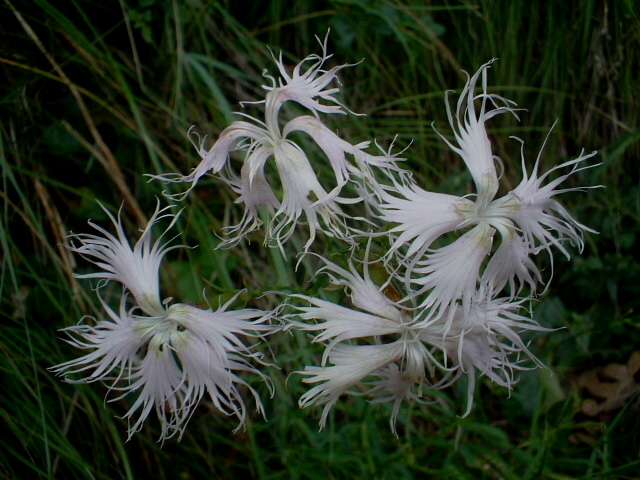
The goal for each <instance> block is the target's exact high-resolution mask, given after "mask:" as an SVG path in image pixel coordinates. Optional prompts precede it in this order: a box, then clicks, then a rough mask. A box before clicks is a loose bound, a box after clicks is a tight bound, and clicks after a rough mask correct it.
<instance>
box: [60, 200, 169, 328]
mask: <svg viewBox="0 0 640 480" xmlns="http://www.w3.org/2000/svg"><path fill="white" fill-rule="evenodd" d="M100 206H101V207H102V209H103V210H104V211H105V213H106V214H107V215H108V217H109V219H110V220H111V222H112V223H113V225H114V226H115V228H116V235H112V234H111V233H109V232H108V231H107V230H105V229H104V228H102V227H100V226H98V225H96V224H94V223H92V222H89V225H91V226H92V227H93V228H95V229H96V230H97V231H98V232H99V233H100V235H94V234H77V235H71V236H70V238H71V239H72V241H71V242H70V244H69V245H67V248H69V250H71V251H72V252H75V253H78V254H80V255H82V256H83V257H85V258H86V259H87V260H89V261H90V262H92V263H94V264H95V265H96V266H98V267H100V269H101V271H99V272H95V273H87V274H78V275H76V277H78V278H101V279H104V280H115V281H117V282H120V283H121V284H122V285H124V287H126V288H127V290H129V291H130V292H131V293H132V295H133V297H134V299H135V302H136V305H137V306H138V307H140V308H141V309H142V310H143V311H144V312H145V313H147V314H149V315H152V316H153V315H162V314H163V312H164V307H163V306H162V303H161V299H160V287H159V269H160V263H161V262H162V258H163V257H164V255H165V254H166V253H167V252H169V251H170V250H173V249H174V248H179V247H182V245H173V246H168V244H167V243H164V244H163V243H162V239H163V236H164V235H165V234H166V232H167V231H168V230H169V229H170V228H171V227H172V226H173V225H174V223H175V222H176V220H177V218H178V216H177V215H173V214H170V213H165V212H167V210H169V209H170V208H171V207H165V208H163V209H160V204H159V203H158V206H157V207H156V211H155V212H154V214H153V216H152V217H151V219H150V220H149V222H148V223H147V225H146V227H145V228H144V230H142V233H141V235H140V238H139V239H138V241H137V242H136V244H135V245H134V246H133V247H131V244H130V243H129V239H128V238H127V235H126V234H125V232H124V228H123V227H122V221H121V219H120V215H119V214H118V218H117V219H116V218H115V217H114V216H113V215H112V214H111V213H110V212H109V211H108V210H107V209H106V208H104V207H103V206H102V205H100ZM165 218H168V219H171V222H170V224H169V226H168V227H167V228H166V230H165V232H164V233H163V234H162V235H161V236H160V237H159V238H158V239H157V240H156V241H155V242H153V241H152V237H151V230H152V228H153V226H154V225H155V224H156V223H157V222H159V221H161V220H163V219H165ZM74 240H76V241H78V242H79V244H78V245H76V244H74V243H73V241H74Z"/></svg>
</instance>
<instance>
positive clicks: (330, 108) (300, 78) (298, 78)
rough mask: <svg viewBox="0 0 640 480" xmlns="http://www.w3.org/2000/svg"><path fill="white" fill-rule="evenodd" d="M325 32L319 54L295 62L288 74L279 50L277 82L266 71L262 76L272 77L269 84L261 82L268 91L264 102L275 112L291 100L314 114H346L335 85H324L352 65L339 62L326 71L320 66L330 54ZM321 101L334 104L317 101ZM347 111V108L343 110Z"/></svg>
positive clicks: (335, 78)
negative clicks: (270, 105)
mask: <svg viewBox="0 0 640 480" xmlns="http://www.w3.org/2000/svg"><path fill="white" fill-rule="evenodd" d="M327 40H328V35H327V36H326V37H325V39H324V41H320V39H318V41H319V42H320V46H321V47H322V54H321V55H317V54H313V55H309V56H308V57H306V58H305V59H304V60H302V61H301V62H300V63H298V64H297V65H296V66H295V67H294V69H293V71H292V72H291V74H289V72H288V71H287V69H286V67H285V66H284V61H283V60H282V53H280V55H279V57H278V58H277V59H276V58H275V57H274V61H275V62H276V65H277V67H278V70H279V72H280V75H281V78H280V79H279V80H278V81H277V82H276V79H275V78H273V77H272V76H270V75H268V74H265V75H264V76H265V77H266V78H268V79H270V80H271V85H270V86H268V85H263V88H264V89H265V90H267V91H268V92H269V93H267V103H269V101H271V102H272V103H273V106H272V107H271V108H273V109H274V111H276V112H277V111H278V110H279V109H280V107H281V105H282V104H283V103H284V102H286V101H289V100H291V101H294V102H297V103H299V104H300V105H302V106H303V107H305V108H308V109H309V110H311V112H312V113H313V114H314V115H316V116H317V114H318V112H322V113H341V114H345V113H346V111H348V109H347V108H346V107H345V106H344V105H343V104H342V103H341V102H340V101H339V100H338V99H337V98H336V97H335V96H334V95H335V94H336V93H338V92H339V91H340V89H339V88H338V87H332V88H327V87H328V86H329V84H330V83H331V82H333V81H334V80H336V81H338V80H337V74H338V72H339V71H340V70H342V69H343V68H346V67H351V66H353V65H351V64H345V65H339V66H336V67H333V68H331V69H329V70H324V69H323V68H322V67H323V66H324V64H325V62H326V61H327V60H329V59H330V58H331V57H332V56H333V55H329V54H327ZM320 100H323V101H325V102H328V103H330V104H333V105H326V104H324V103H320ZM345 110H346V111H345Z"/></svg>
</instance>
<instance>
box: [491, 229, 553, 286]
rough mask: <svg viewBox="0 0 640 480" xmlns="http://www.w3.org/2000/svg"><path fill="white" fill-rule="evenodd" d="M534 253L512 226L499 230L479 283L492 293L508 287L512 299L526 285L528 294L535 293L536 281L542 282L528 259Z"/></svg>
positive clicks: (533, 264) (536, 268) (531, 261)
mask: <svg viewBox="0 0 640 480" xmlns="http://www.w3.org/2000/svg"><path fill="white" fill-rule="evenodd" d="M535 253H536V251H534V250H532V249H531V247H530V245H529V243H527V242H525V241H524V239H523V238H522V236H521V235H520V234H518V233H517V231H516V230H515V228H512V229H511V230H510V231H507V232H500V246H499V247H498V248H497V249H496V251H495V252H494V253H493V254H492V255H491V259H490V260H489V263H488V264H487V266H486V268H485V270H484V272H483V274H482V283H483V284H484V285H486V286H487V288H488V289H489V290H490V291H492V292H494V293H495V294H498V293H500V291H502V289H503V288H504V287H505V286H508V287H509V294H510V296H511V298H515V297H516V296H517V295H518V294H519V293H520V292H521V291H522V289H523V288H524V286H525V285H527V286H528V287H529V289H530V294H534V293H535V292H536V287H537V284H538V283H542V274H541V273H540V270H539V269H538V267H537V266H536V264H535V262H534V261H533V259H532V258H531V256H532V255H534V254H535Z"/></svg>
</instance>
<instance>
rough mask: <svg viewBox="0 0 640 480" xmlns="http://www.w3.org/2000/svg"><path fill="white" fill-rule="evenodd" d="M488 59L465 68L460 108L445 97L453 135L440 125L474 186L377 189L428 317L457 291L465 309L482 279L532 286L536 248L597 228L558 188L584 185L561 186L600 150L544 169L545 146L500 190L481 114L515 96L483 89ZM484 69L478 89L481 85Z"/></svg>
mask: <svg viewBox="0 0 640 480" xmlns="http://www.w3.org/2000/svg"><path fill="white" fill-rule="evenodd" d="M491 63H492V62H489V63H487V64H485V65H483V66H482V67H481V68H480V70H478V72H477V73H476V74H475V75H473V76H472V77H470V78H468V80H467V84H466V85H465V88H464V90H463V91H462V93H461V94H460V97H459V99H458V102H457V104H456V109H455V114H454V112H453V111H452V108H451V105H450V103H449V101H447V103H446V105H447V116H448V119H449V123H450V125H451V128H452V129H453V132H454V137H455V143H454V142H452V141H449V140H447V139H446V138H445V137H444V136H442V135H441V137H442V138H443V139H444V141H445V142H446V143H447V145H449V147H450V148H451V149H452V150H453V151H455V152H456V153H457V154H459V155H460V157H461V158H462V160H463V161H464V163H465V165H466V166H467V168H468V170H469V171H470V173H471V176H472V178H473V181H474V183H475V186H476V193H475V194H472V195H471V194H470V195H466V196H464V197H457V196H454V195H447V194H442V193H433V192H427V191H425V190H423V189H421V188H420V187H418V186H416V185H412V184H404V185H401V184H396V185H395V189H394V190H395V191H393V190H389V191H387V192H384V194H383V195H382V197H381V198H382V203H381V205H380V206H379V209H380V212H381V220H382V221H384V222H390V223H391V224H392V225H393V226H392V228H391V229H390V233H391V235H392V244H391V248H390V250H389V253H388V254H387V261H388V262H389V263H393V262H397V263H398V264H399V265H400V268H399V270H404V273H403V274H400V278H401V279H402V280H403V281H404V283H405V286H406V287H407V289H409V290H410V293H409V297H411V298H413V300H414V301H416V302H417V303H418V304H420V305H421V306H422V307H424V308H425V309H428V311H425V312H424V314H423V315H424V317H429V316H433V315H436V316H437V315H440V314H442V309H446V308H448V307H449V306H451V305H454V304H455V303H457V302H459V301H461V302H462V303H463V305H464V307H465V310H468V308H469V299H470V298H471V297H472V296H473V295H474V291H475V290H476V289H477V288H483V289H487V290H489V291H490V292H491V294H490V296H495V295H498V294H499V293H500V292H501V291H502V290H503V289H504V288H505V287H508V289H509V291H508V292H507V294H508V295H509V296H510V298H512V299H514V298H516V297H517V296H518V295H519V294H520V292H521V291H522V289H523V288H524V287H525V286H527V287H529V293H528V294H529V295H533V294H535V292H536V288H537V284H539V283H541V282H542V276H541V274H540V271H539V270H538V268H537V267H536V265H535V263H534V262H533V260H532V259H531V256H533V255H535V254H537V253H538V252H539V251H540V250H542V249H545V250H547V251H550V248H551V246H555V247H557V248H558V249H559V250H560V251H561V252H562V253H564V254H565V255H567V256H568V255H569V254H568V252H567V250H566V248H565V247H564V246H563V242H564V241H565V240H569V241H571V242H572V243H575V244H577V245H578V247H579V248H581V246H582V232H583V231H592V230H590V229H588V228H587V227H585V226H584V225H581V224H579V223H577V222H576V221H575V220H574V219H573V218H572V217H571V215H570V214H569V213H568V212H567V211H566V210H565V209H564V208H563V207H562V205H561V204H560V203H558V201H557V200H555V198H554V197H555V196H556V195H557V194H560V193H565V192H567V191H573V190H581V189H580V188H569V189H557V188H556V187H558V186H559V185H560V184H561V183H562V182H563V181H564V180H566V179H567V177H568V176H569V175H571V174H572V173H575V172H577V171H579V170H581V169H583V168H589V167H578V166H579V165H581V164H582V162H584V161H585V160H586V159H588V158H591V157H592V156H593V155H595V152H593V153H591V154H588V155H584V154H581V155H580V156H579V157H578V158H576V159H574V160H571V161H568V162H565V163H562V164H561V165H558V166H557V167H555V168H553V169H551V170H550V171H549V172H547V173H545V174H543V175H541V176H540V177H538V167H539V163H540V156H538V159H536V163H535V166H534V168H533V172H532V173H531V175H530V176H529V175H528V174H527V173H526V167H525V165H524V158H523V160H522V162H523V170H524V179H523V181H522V182H521V184H520V185H519V186H518V187H516V188H515V189H514V190H513V191H511V192H509V193H507V194H506V195H505V196H503V197H501V198H497V199H496V198H495V196H496V194H497V192H498V186H499V185H498V180H499V179H498V174H497V171H496V165H495V164H496V162H499V161H500V160H499V159H498V158H497V157H495V156H494V155H493V154H492V150H491V144H490V142H489V138H488V136H487V132H486V128H485V122H486V121H487V120H489V119H491V118H493V117H495V116H496V115H499V114H502V113H511V114H513V115H515V114H516V110H515V109H514V108H512V105H513V102H511V101H510V100H507V99H505V98H503V97H500V96H498V95H495V94H489V93H487V70H488V69H489V67H490V65H491ZM480 79H481V82H482V91H481V92H480V93H478V94H475V93H474V92H475V87H476V84H477V83H478V82H479V81H480ZM476 103H479V107H480V108H479V110H478V109H477V106H476ZM566 167H572V170H571V172H570V173H568V174H565V175H561V176H559V177H558V178H556V179H555V180H552V181H550V182H549V183H548V184H546V185H543V182H544V181H545V180H546V179H547V178H548V176H549V174H550V173H551V172H554V171H556V170H558V169H561V168H566ZM464 230H467V232H466V233H464V234H463V235H462V236H461V237H459V238H458V239H457V240H455V241H453V242H452V243H449V244H448V245H445V246H440V247H439V248H434V247H433V246H432V245H433V243H434V242H435V241H436V240H438V239H439V238H440V237H442V236H444V235H446V234H451V233H457V232H458V231H464ZM496 233H497V235H496ZM494 237H495V239H494ZM492 252H493V253H492ZM411 290H412V291H411ZM433 309H436V311H435V312H434V311H433Z"/></svg>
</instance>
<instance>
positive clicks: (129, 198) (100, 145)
mask: <svg viewBox="0 0 640 480" xmlns="http://www.w3.org/2000/svg"><path fill="white" fill-rule="evenodd" d="M5 3H6V4H7V5H8V6H9V8H10V9H11V10H12V12H13V14H14V15H15V16H16V18H17V19H18V22H19V23H20V25H21V26H22V28H23V29H24V31H25V32H26V34H27V35H28V36H29V38H30V39H31V40H32V41H33V42H34V43H35V45H36V46H37V48H38V50H40V52H41V53H42V54H43V55H44V56H45V58H46V59H47V61H48V62H49V63H50V64H51V66H52V67H53V69H54V70H55V71H56V73H57V74H58V75H59V76H60V78H61V79H62V80H63V81H64V83H65V84H66V85H67V86H68V87H69V90H70V91H71V94H72V95H73V97H74V98H75V100H76V102H77V104H78V108H79V109H80V111H81V113H82V116H83V118H84V120H85V122H86V124H87V128H88V129H89V132H90V133H91V137H92V138H93V141H94V142H95V144H96V145H97V148H95V149H92V153H93V154H94V155H95V156H96V158H97V159H98V161H99V162H100V164H101V165H102V166H103V168H104V169H105V170H106V172H107V174H108V175H109V176H110V177H111V179H112V180H113V182H114V183H115V185H116V188H117V189H118V192H119V193H120V195H122V197H123V199H124V201H125V205H126V207H127V208H128V209H129V210H130V211H131V213H132V214H133V215H134V216H135V218H136V220H137V221H138V222H139V223H140V224H146V223H147V217H146V215H145V214H144V213H143V211H142V209H141V208H140V206H139V205H138V201H137V200H136V198H135V197H134V195H133V194H132V193H131V190H130V189H129V186H128V185H127V182H126V180H125V177H124V174H123V173H122V169H121V168H120V165H119V164H118V161H117V160H116V158H115V156H114V155H113V152H111V149H110V148H109V147H108V145H107V144H106V143H105V142H104V140H103V139H102V136H101V135H100V132H99V131H98V129H97V127H96V125H95V123H94V121H93V118H92V117H91V114H90V113H89V109H88V108H87V105H86V103H85V102H84V99H83V97H82V95H81V93H80V92H79V91H78V88H77V87H76V85H75V84H74V83H73V82H72V81H71V79H69V77H68V76H67V75H66V74H65V72H64V70H62V68H61V67H60V65H58V63H57V62H56V60H55V59H54V58H53V57H52V56H51V54H50V53H49V52H48V51H47V49H46V48H45V47H44V45H43V43H42V42H41V41H40V39H39V37H38V36H37V34H36V33H35V32H34V31H33V29H32V28H31V27H30V26H29V24H28V23H27V21H26V20H25V19H24V18H23V17H22V15H21V14H20V12H19V11H18V10H17V9H16V8H14V6H13V5H12V4H11V2H10V0H5Z"/></svg>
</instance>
